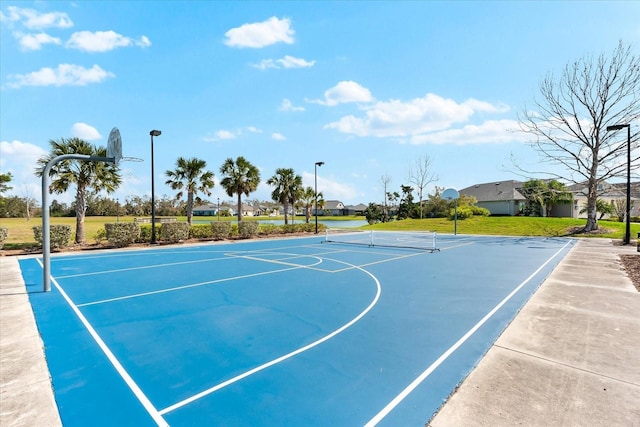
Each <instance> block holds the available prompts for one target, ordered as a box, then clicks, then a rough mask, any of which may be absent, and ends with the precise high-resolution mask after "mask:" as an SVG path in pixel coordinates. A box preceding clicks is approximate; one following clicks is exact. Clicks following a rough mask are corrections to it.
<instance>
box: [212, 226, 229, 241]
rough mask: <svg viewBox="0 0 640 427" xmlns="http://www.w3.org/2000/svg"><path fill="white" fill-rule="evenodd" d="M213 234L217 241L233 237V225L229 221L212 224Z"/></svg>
mask: <svg viewBox="0 0 640 427" xmlns="http://www.w3.org/2000/svg"><path fill="white" fill-rule="evenodd" d="M211 232H212V234H213V235H212V236H211V237H213V238H214V239H215V240H224V239H228V238H229V236H230V235H231V223H230V222H228V221H218V222H212V223H211Z"/></svg>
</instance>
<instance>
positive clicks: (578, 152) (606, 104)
mask: <svg viewBox="0 0 640 427" xmlns="http://www.w3.org/2000/svg"><path fill="white" fill-rule="evenodd" d="M632 52H633V51H632V49H631V47H630V46H625V45H624V44H623V43H622V42H620V43H619V45H618V47H617V48H616V49H615V50H614V51H613V53H612V54H611V56H606V55H605V54H602V55H600V56H599V57H598V58H592V57H590V56H587V57H585V58H581V59H578V60H576V61H575V62H573V63H569V64H568V65H567V66H565V68H564V70H563V72H562V75H561V76H560V77H559V78H555V77H554V76H553V75H552V74H548V75H547V76H546V77H545V78H544V79H543V81H542V82H541V84H540V94H541V99H539V100H534V107H535V108H534V109H528V108H525V110H524V112H523V113H522V115H521V116H520V117H519V122H520V128H521V129H522V130H523V131H524V132H527V133H529V134H531V135H532V136H533V139H532V141H531V142H530V144H531V145H532V146H533V147H534V148H535V149H536V150H537V151H538V152H539V153H540V154H541V157H542V159H543V161H544V162H547V163H550V164H552V165H556V166H557V165H559V166H561V167H562V168H563V169H564V171H563V172H562V173H556V174H554V173H551V174H547V175H551V176H554V177H556V178H558V179H560V180H567V181H569V182H572V183H576V184H577V183H586V185H587V188H588V190H587V224H586V226H585V231H592V230H597V229H598V220H597V216H596V200H597V196H598V185H599V184H600V183H602V182H603V181H605V180H607V179H610V178H613V177H622V176H624V172H625V171H626V167H627V159H626V156H627V141H626V138H624V139H623V137H622V136H621V135H618V134H616V133H615V132H607V131H606V128H607V126H611V125H614V124H630V123H632V122H634V121H636V120H638V118H639V117H640V58H639V57H638V56H636V55H633V54H632ZM637 138H638V132H635V134H634V135H633V137H632V141H633V140H635V142H634V143H632V147H631V148H633V147H637V146H638V141H637ZM631 148H630V149H631ZM639 163H640V153H638V151H636V150H634V154H633V156H632V157H631V165H632V166H631V167H632V169H634V170H635V169H637V168H638V166H639ZM527 172H528V173H540V172H536V171H527ZM564 173H567V174H568V175H564Z"/></svg>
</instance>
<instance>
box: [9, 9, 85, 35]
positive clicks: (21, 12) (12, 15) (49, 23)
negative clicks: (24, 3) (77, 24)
mask: <svg viewBox="0 0 640 427" xmlns="http://www.w3.org/2000/svg"><path fill="white" fill-rule="evenodd" d="M7 12H8V14H7V15H4V14H2V20H3V21H8V22H18V23H20V24H22V25H23V26H24V27H25V28H28V29H30V30H40V29H44V28H70V27H72V26H73V21H71V18H69V15H67V14H66V13H64V12H48V13H40V12H38V11H37V10H34V9H23V8H20V7H16V6H9V7H7Z"/></svg>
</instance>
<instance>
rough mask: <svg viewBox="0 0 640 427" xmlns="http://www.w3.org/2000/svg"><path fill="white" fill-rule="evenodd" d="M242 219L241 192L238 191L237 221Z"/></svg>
mask: <svg viewBox="0 0 640 427" xmlns="http://www.w3.org/2000/svg"><path fill="white" fill-rule="evenodd" d="M241 221H242V193H241V192H238V223H240V222H241Z"/></svg>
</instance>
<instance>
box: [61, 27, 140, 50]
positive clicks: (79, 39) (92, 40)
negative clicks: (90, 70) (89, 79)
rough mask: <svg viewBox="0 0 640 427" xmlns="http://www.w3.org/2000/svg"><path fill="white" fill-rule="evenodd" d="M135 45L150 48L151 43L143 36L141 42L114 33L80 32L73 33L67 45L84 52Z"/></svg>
mask: <svg viewBox="0 0 640 427" xmlns="http://www.w3.org/2000/svg"><path fill="white" fill-rule="evenodd" d="M133 45H135V46H139V47H149V46H151V42H150V41H149V39H148V38H147V37H146V36H142V37H141V38H140V39H139V40H134V39H132V38H130V37H126V36H123V35H122V34H118V33H116V32H114V31H96V32H91V31H79V32H76V33H73V34H72V35H71V37H70V38H69V40H68V41H67V43H66V46H67V47H68V48H71V49H78V50H82V51H84V52H108V51H110V50H113V49H116V48H119V47H128V46H133Z"/></svg>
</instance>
